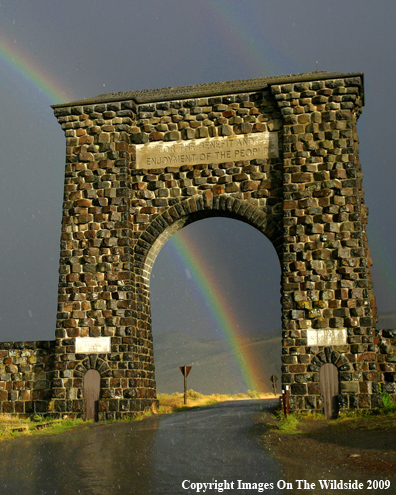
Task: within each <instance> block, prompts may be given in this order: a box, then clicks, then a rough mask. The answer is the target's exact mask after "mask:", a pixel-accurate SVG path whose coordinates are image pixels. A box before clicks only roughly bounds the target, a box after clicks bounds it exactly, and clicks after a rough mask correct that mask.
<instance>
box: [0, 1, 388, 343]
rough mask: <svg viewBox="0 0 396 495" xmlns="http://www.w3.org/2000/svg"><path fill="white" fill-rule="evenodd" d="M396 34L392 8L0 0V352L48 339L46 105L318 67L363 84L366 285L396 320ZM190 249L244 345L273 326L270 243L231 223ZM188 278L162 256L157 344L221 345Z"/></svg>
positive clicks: (196, 235) (57, 147) (275, 287)
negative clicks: (162, 338)
mask: <svg viewBox="0 0 396 495" xmlns="http://www.w3.org/2000/svg"><path fill="white" fill-rule="evenodd" d="M395 25H396V3H395V2H390V1H381V0H379V1H376V2H373V1H372V0H348V1H345V0H342V1H337V0H333V1H331V2H329V1H321V0H299V1H298V2H296V1H283V0H267V1H265V2H263V1H262V0H246V1H243V2H241V1H240V0H238V1H234V0H227V1H226V0H214V1H211V0H207V1H197V0H183V1H181V0H180V1H179V0H163V1H160V0H158V1H155V0H144V1H136V0H133V1H131V0H112V1H106V0H83V1H82V0H78V1H77V0H67V1H64V0H62V1H61V0H35V1H31V0H12V1H1V2H0V112H1V113H0V115H1V119H0V150H1V154H0V170H1V182H0V208H1V230H0V247H1V256H0V265H1V266H0V287H1V298H0V332H1V333H0V339H1V340H3V341H7V340H38V339H53V338H54V330H55V317H56V308H57V284H58V274H57V273H58V257H59V238H60V222H61V207H62V195H63V174H64V160H65V138H64V135H63V132H62V130H61V128H60V126H59V125H58V123H57V121H56V120H55V118H54V117H53V114H52V109H51V108H50V105H51V104H54V103H61V102H67V101H71V100H75V99H81V98H87V97H91V96H94V95H97V94H100V93H104V92H116V91H130V90H137V89H146V88H160V87H168V86H180V85H187V84H197V83H205V82H212V81H227V80H233V79H245V78H254V77H265V76H276V75H281V74H290V73H298V72H307V71H312V70H317V69H319V70H326V71H334V72H364V74H365V97H366V103H365V104H366V106H365V108H364V110H363V114H362V116H361V118H360V120H359V124H358V132H359V137H360V143H361V144H360V158H361V162H362V167H363V172H364V174H365V180H364V187H365V190H366V203H367V204H368V206H369V209H370V216H369V227H368V235H369V245H370V248H371V251H372V258H373V260H374V266H373V278H374V283H375V292H376V296H377V304H378V307H379V310H380V312H388V311H394V310H395V295H396V284H395V277H396V262H395V260H394V258H393V253H394V248H395V246H396V215H395V212H396V209H395V205H396V194H395V190H396V187H395V186H396V179H395V173H394V164H393V160H394V158H393V146H394V125H393V124H392V122H393V120H392V119H393V112H394V111H395V99H394V97H395V96H394V81H395V79H396V78H395V75H396V74H395V72H396V67H395V61H394V58H395V57H394V47H395V46H396V30H395V28H394V26H395ZM177 235H183V231H181V232H179V233H178V234H177ZM186 235H188V236H189V237H190V238H191V239H194V242H195V243H196V249H197V251H199V253H200V257H201V258H202V259H204V260H205V263H206V264H207V267H209V269H210V270H212V271H213V272H215V273H216V280H217V289H218V290H224V291H225V294H226V297H227V298H228V300H229V302H230V304H229V307H230V309H229V310H230V311H235V312H237V313H238V319H239V321H241V322H243V325H244V330H245V331H247V332H248V331H270V330H273V329H276V328H278V327H280V305H279V298H280V293H279V286H280V281H279V277H280V268H279V263H278V261H277V259H276V256H275V252H274V249H273V248H272V246H271V245H270V243H269V241H268V240H267V239H265V238H264V237H263V236H260V235H259V234H258V232H257V231H254V229H253V228H251V227H249V226H247V225H245V224H242V223H240V222H236V221H230V220H225V219H212V220H210V221H202V222H197V223H196V224H193V225H191V226H189V227H188V231H187V234H186ZM191 272H192V270H191V269H189V268H188V266H187V265H186V264H185V263H184V262H183V260H182V259H181V258H180V257H178V255H177V253H176V252H175V250H174V249H172V246H170V245H168V244H167V245H165V247H164V248H163V250H162V251H161V253H160V254H159V256H158V259H157V261H156V263H155V265H154V271H153V278H152V284H151V289H152V301H153V308H152V309H153V322H154V331H158V332H160V331H168V330H178V331H190V332H197V333H198V334H202V333H204V334H206V335H209V336H210V335H211V333H212V332H214V333H216V332H218V331H219V329H218V328H216V325H217V323H216V322H215V321H214V320H213V319H212V318H211V316H210V314H209V312H208V311H206V310H207V309H208V308H207V304H208V303H207V301H206V302H205V301H204V300H203V298H202V297H201V296H202V294H201V293H200V290H199V287H198V286H197V284H196V283H195V281H194V279H193V277H191ZM181 308H182V309H181Z"/></svg>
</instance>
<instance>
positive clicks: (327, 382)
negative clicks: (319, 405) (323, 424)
mask: <svg viewBox="0 0 396 495" xmlns="http://www.w3.org/2000/svg"><path fill="white" fill-rule="evenodd" d="M319 383H320V393H321V394H322V397H323V413H324V415H325V418H326V419H334V418H336V417H337V416H338V391H339V385H338V369H337V367H336V366H334V364H331V363H326V364H324V365H323V366H322V367H321V368H320V371H319Z"/></svg>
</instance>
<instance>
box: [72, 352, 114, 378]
mask: <svg viewBox="0 0 396 495" xmlns="http://www.w3.org/2000/svg"><path fill="white" fill-rule="evenodd" d="M88 370H96V371H98V372H99V373H100V376H101V377H102V378H103V377H105V376H111V370H110V367H109V365H108V364H107V362H106V361H105V360H104V359H102V358H100V357H99V356H97V355H95V354H90V355H89V356H87V357H86V358H84V359H83V360H81V361H79V362H78V363H77V364H76V366H75V368H74V376H75V377H77V378H82V377H83V376H84V375H85V373H86V372H87V371H88Z"/></svg>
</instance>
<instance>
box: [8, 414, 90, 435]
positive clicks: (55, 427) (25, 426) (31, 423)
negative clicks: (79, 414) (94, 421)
mask: <svg viewBox="0 0 396 495" xmlns="http://www.w3.org/2000/svg"><path fill="white" fill-rule="evenodd" d="M86 423H87V422H86V421H84V420H82V419H50V418H44V417H42V416H39V415H35V416H34V417H32V418H29V419H22V418H17V417H15V416H12V415H9V414H0V442H1V441H4V440H10V439H12V438H16V437H20V436H30V435H40V434H42V433H53V434H55V433H61V432H63V431H66V430H69V429H70V428H74V427H75V426H79V425H81V424H86Z"/></svg>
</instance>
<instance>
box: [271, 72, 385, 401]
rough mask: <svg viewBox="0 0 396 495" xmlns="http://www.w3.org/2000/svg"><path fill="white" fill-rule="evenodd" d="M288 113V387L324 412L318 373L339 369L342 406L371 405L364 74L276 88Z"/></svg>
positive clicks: (285, 137)
mask: <svg viewBox="0 0 396 495" xmlns="http://www.w3.org/2000/svg"><path fill="white" fill-rule="evenodd" d="M271 90H272V94H273V95H274V98H275V100H276V101H277V103H278V105H279V107H280V109H281V112H282V116H283V122H284V132H283V159H284V220H283V225H284V255H283V267H282V273H283V275H282V276H283V283H282V285H283V357H282V360H283V383H284V385H286V384H288V385H289V386H290V388H291V395H292V406H293V408H294V409H306V408H308V409H318V410H320V408H321V402H320V400H321V399H320V392H319V387H318V380H319V378H318V371H319V368H320V366H321V365H322V364H323V363H325V362H333V363H334V364H336V366H337V367H338V369H339V373H340V388H341V390H340V391H341V395H340V407H341V408H345V409H348V408H353V407H370V397H371V394H372V392H373V389H372V382H373V381H375V380H376V372H375V347H374V344H373V327H374V326H375V320H376V311H375V302H374V297H373V293H372V283H371V275H370V258H369V252H368V248H367V237H366V234H365V225H366V217H367V209H366V208H365V206H364V204H363V188H362V174H361V169H360V163H359V158H358V144H357V137H356V120H357V118H358V116H359V114H360V112H361V107H362V98H363V89H362V78H361V77H358V76H354V77H341V78H337V79H328V80H318V81H315V80H312V81H309V82H308V81H307V82H295V83H290V84H283V85H280V84H279V85H273V86H272V87H271Z"/></svg>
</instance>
